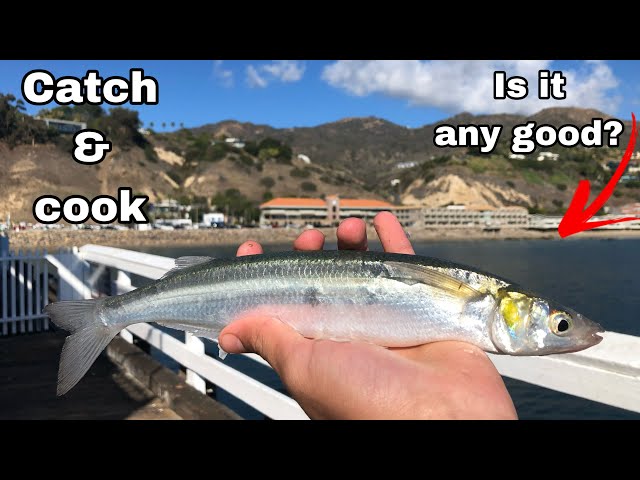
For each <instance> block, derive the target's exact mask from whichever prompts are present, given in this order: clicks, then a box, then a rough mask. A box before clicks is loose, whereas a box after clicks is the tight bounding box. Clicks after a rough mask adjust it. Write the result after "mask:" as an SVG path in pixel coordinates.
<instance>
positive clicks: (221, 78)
mask: <svg viewBox="0 0 640 480" xmlns="http://www.w3.org/2000/svg"><path fill="white" fill-rule="evenodd" d="M213 76H214V77H215V78H216V79H217V80H218V82H219V83H220V85H222V86H223V87H226V88H230V87H233V71H232V70H227V69H225V68H222V60H214V61H213Z"/></svg>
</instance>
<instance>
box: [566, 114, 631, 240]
mask: <svg viewBox="0 0 640 480" xmlns="http://www.w3.org/2000/svg"><path fill="white" fill-rule="evenodd" d="M631 118H632V127H631V138H630V139H629V145H628V146H627V150H626V151H625V152H624V155H623V157H622V161H621V162H620V165H618V168H617V169H616V172H615V173H614V174H613V177H611V180H609V183H607V185H605V187H604V189H603V190H602V193H600V195H598V196H597V197H596V199H595V200H594V201H593V202H592V203H591V205H589V206H588V207H587V208H586V209H585V208H584V207H585V206H586V205H587V201H588V200H589V195H590V193H591V183H589V180H580V182H579V183H578V188H576V192H575V193H574V194H573V198H572V199H571V203H570V204H569V208H567V213H565V214H564V217H562V220H561V221H560V225H558V233H559V234H560V236H561V237H562V238H565V237H568V236H569V235H573V234H574V233H580V232H582V231H583V230H591V229H592V228H596V227H602V226H603V225H611V224H612V223H621V222H630V221H632V220H640V218H636V217H626V218H616V219H615V220H602V221H600V222H589V219H591V217H593V216H594V215H595V214H596V212H597V211H598V210H600V209H601V208H602V206H603V205H604V204H605V203H606V202H607V200H609V197H611V194H612V193H613V190H614V189H615V188H616V185H617V184H618V181H619V180H620V178H621V177H622V175H623V174H624V172H625V170H626V169H627V164H628V163H629V160H631V155H632V154H633V150H634V149H635V146H636V138H637V137H638V130H637V128H636V116H635V115H634V114H633V113H632V114H631Z"/></svg>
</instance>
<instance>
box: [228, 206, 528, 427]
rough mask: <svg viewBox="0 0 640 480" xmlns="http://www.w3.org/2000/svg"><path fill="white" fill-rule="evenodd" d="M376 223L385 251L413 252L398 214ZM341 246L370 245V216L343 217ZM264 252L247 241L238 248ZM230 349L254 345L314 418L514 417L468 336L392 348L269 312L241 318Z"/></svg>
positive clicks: (308, 246)
mask: <svg viewBox="0 0 640 480" xmlns="http://www.w3.org/2000/svg"><path fill="white" fill-rule="evenodd" d="M374 226H375V229H376V232H377V234H378V237H379V238H380V241H381V243H382V246H383V248H384V250H385V251H386V252H393V253H404V254H410V255H413V254H414V251H413V247H412V246H411V243H410V242H409V240H408V238H407V236H406V235H405V233H404V230H403V229H402V226H401V225H400V223H399V222H398V220H397V219H396V217H395V216H394V215H393V214H391V213H389V212H382V213H379V214H378V215H377V216H376V217H375V219H374ZM337 237H338V248H339V249H340V250H367V248H368V247H367V235H366V225H365V223H364V222H363V221H362V220H360V219H357V218H348V219H346V220H344V221H343V222H342V223H341V224H340V226H339V227H338V230H337ZM324 240H325V239H324V235H323V234H322V232H320V231H318V230H308V231H305V232H304V233H302V234H301V235H300V236H299V237H298V238H297V239H296V240H295V241H294V243H293V248H294V250H322V248H323V246H324ZM261 253H263V251H262V247H261V246H260V244H258V243H257V242H253V241H251V242H245V243H243V244H242V245H241V246H240V247H239V248H238V252H237V255H238V256H242V255H255V254H261ZM219 341H220V346H221V347H222V348H223V349H224V350H225V351H226V352H228V353H246V352H255V353H257V354H259V355H260V356H262V357H263V358H264V359H265V360H266V361H267V362H269V364H270V365H271V366H272V367H273V368H274V369H275V370H276V372H277V373H278V374H279V375H280V378H281V379H282V381H283V383H284V384H285V386H286V387H287V390H288V391H289V392H290V393H291V395H292V396H293V397H294V398H295V399H296V400H297V401H298V403H299V404H300V406H301V407H302V408H303V409H304V411H305V412H306V413H307V415H309V417H311V418H314V419H365V418H368V419H462V418H474V419H515V418H517V414H516V411H515V408H514V406H513V402H512V400H511V397H510V396H509V393H508V392H507V389H506V387H505V385H504V382H503V381H502V377H501V376H500V374H499V373H498V371H497V370H496V368H495V367H494V365H493V363H492V362H491V360H489V358H488V357H487V355H486V354H485V353H484V352H483V351H482V350H481V349H479V348H478V347H476V346H474V345H471V344H468V343H464V342H452V341H449V342H434V343H429V344H426V345H420V346H416V347H408V348H392V349H387V348H384V347H380V346H378V345H371V344H367V343H361V342H334V341H331V340H312V339H308V338H304V337H303V336H301V335H300V334H299V333H297V332H296V331H295V330H294V329H292V328H291V327H289V326H288V325H286V324H284V323H282V322H281V321H279V320H277V319H274V318H269V317H257V318H256V317H251V318H248V317H247V318H242V319H239V320H237V321H235V322H233V323H232V324H230V325H229V326H227V327H226V328H225V329H224V330H223V331H222V332H221V333H220V337H219Z"/></svg>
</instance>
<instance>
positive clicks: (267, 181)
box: [260, 177, 276, 189]
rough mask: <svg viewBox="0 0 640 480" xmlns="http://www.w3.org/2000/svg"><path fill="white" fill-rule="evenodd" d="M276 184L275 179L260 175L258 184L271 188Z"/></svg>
mask: <svg viewBox="0 0 640 480" xmlns="http://www.w3.org/2000/svg"><path fill="white" fill-rule="evenodd" d="M275 184H276V181H275V180H274V179H273V178H271V177H262V178H261V179H260V185H263V186H264V187H266V188H269V189H270V188H272V187H273V186H274V185H275Z"/></svg>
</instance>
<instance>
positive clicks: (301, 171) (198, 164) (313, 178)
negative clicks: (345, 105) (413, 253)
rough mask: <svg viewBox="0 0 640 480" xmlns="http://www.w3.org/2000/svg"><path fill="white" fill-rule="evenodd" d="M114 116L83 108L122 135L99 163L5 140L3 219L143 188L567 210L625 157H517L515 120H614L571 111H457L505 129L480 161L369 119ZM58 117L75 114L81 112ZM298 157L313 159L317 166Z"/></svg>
mask: <svg viewBox="0 0 640 480" xmlns="http://www.w3.org/2000/svg"><path fill="white" fill-rule="evenodd" d="M113 110H116V114H109V115H106V114H104V112H100V111H98V110H96V109H95V107H94V110H92V111H90V112H88V113H87V112H86V111H82V112H80V113H82V114H84V115H89V120H90V121H91V119H93V120H94V121H95V122H97V123H99V126H100V127H101V128H106V129H109V130H108V131H109V132H112V133H111V135H113V136H115V138H114V150H113V152H111V153H110V154H109V156H108V158H107V159H105V161H104V162H102V163H101V164H99V165H93V166H89V165H80V164H78V163H76V162H74V161H73V160H72V159H71V155H70V153H69V139H66V140H65V139H64V138H52V139H48V140H47V137H46V135H44V134H42V136H41V137H42V138H41V139H39V140H37V141H34V140H33V139H32V140H31V142H30V143H27V141H26V140H25V138H23V137H16V136H15V135H14V137H12V138H17V140H14V141H13V142H12V143H11V144H9V143H7V141H6V139H2V138H0V169H2V170H1V171H2V172H3V174H2V175H0V218H4V217H5V216H6V214H7V213H9V212H11V214H12V216H13V218H14V219H16V220H27V221H33V219H32V217H31V207H32V204H33V202H34V200H35V199H36V198H37V197H38V196H40V195H44V194H52V195H57V196H58V197H66V196H68V195H71V194H80V195H84V196H86V197H89V198H92V197H94V196H96V195H99V194H111V195H114V194H115V193H116V191H117V187H118V186H131V187H132V188H133V190H134V192H135V193H143V194H146V195H149V197H150V198H151V200H152V202H155V201H158V200H161V199H166V198H179V199H182V200H183V201H185V202H188V201H196V202H199V203H201V204H202V203H203V202H204V204H209V205H210V204H212V203H220V202H227V204H228V203H229V202H231V200H233V202H235V204H236V205H237V206H238V207H237V208H238V209H241V210H242V209H246V208H248V206H249V205H251V206H252V207H251V208H255V206H256V205H257V204H259V203H260V202H262V201H263V200H265V199H268V198H271V197H273V196H308V197H318V196H320V195H325V194H327V195H328V194H339V195H342V196H351V197H361V196H363V197H367V198H376V199H386V200H391V201H396V200H397V201H401V202H402V203H404V204H422V205H428V206H441V205H447V204H451V203H464V204H467V205H473V206H483V205H489V206H494V207H497V206H502V205H522V206H525V207H528V208H529V209H530V210H531V211H542V212H547V213H559V212H562V211H563V210H564V209H566V206H567V204H568V202H569V200H570V198H571V196H572V195H573V190H574V189H575V186H576V185H577V183H578V181H579V180H580V179H584V178H587V179H589V180H590V181H591V182H592V184H593V191H594V192H598V191H600V186H601V185H602V184H603V183H604V182H605V181H607V180H608V177H609V176H610V173H608V172H606V171H604V170H603V169H602V167H601V164H603V163H606V162H607V161H619V159H620V158H621V156H622V150H621V149H620V148H618V149H608V148H601V149H591V150H587V149H583V148H574V149H564V148H561V147H551V148H548V149H545V150H548V151H551V152H555V153H558V154H559V155H560V159H559V160H558V161H557V162H554V161H551V160H545V161H542V162H538V161H537V160H536V156H537V153H534V154H532V155H529V156H527V157H526V158H525V159H511V158H509V153H510V152H509V143H510V132H511V128H512V127H513V126H514V125H516V124H519V123H524V122H526V121H527V120H533V121H536V122H537V123H538V124H542V123H546V124H552V125H556V126H561V125H565V124H567V123H574V124H577V125H583V124H586V123H589V122H590V121H591V118H594V117H600V118H605V119H606V118H609V117H608V116H607V115H605V114H603V113H601V112H597V111H595V110H585V109H575V108H552V109H546V110H542V111H540V112H538V113H536V114H535V115H532V116H531V117H529V118H527V117H523V116H519V115H485V116H474V115H471V114H469V113H461V114H458V115H456V116H454V117H451V118H449V119H446V120H443V121H442V122H438V124H440V123H447V124H452V125H460V124H470V123H473V124H498V123H499V124H502V125H504V126H505V128H504V130H503V134H502V137H501V141H500V143H499V145H498V147H497V148H496V150H495V152H494V153H493V154H491V155H482V154H479V153H478V152H477V149H466V148H457V149H441V148H438V147H436V146H434V144H433V132H434V129H435V127H436V126H437V124H433V125H425V126H423V127H420V128H414V129H411V128H406V127H403V126H400V125H396V124H394V123H391V122H389V121H386V120H383V119H379V118H374V117H366V118H347V119H343V120H340V121H337V122H332V123H328V124H324V125H319V126H316V127H302V128H285V129H276V128H273V127H270V126H267V125H255V124H251V123H241V122H236V121H232V120H227V121H224V122H219V123H215V124H209V125H204V126H202V127H198V128H194V129H180V130H178V131H176V132H172V133H163V134H160V133H153V132H151V133H150V134H149V135H145V136H144V137H142V136H140V135H139V134H138V132H137V130H136V128H137V127H139V126H140V124H139V120H138V119H137V115H133V114H132V113H131V112H130V111H126V109H112V111H113ZM1 113H2V112H0V114H1ZM52 113H54V114H55V113H56V112H55V111H54V112H52ZM57 113H58V114H60V115H67V116H71V117H72V116H73V115H77V114H78V113H79V112H74V111H69V110H68V109H67V110H66V111H65V112H62V113H60V112H57ZM134 117H135V118H134ZM61 118H68V117H61ZM72 118H73V117H72ZM121 124H123V125H125V127H126V128H128V130H127V131H126V132H125V133H126V135H125V134H121V131H122V130H123V129H121V128H119V125H121ZM136 125H137V127H136ZM123 128H124V127H123ZM629 130H630V128H629V125H628V126H627V127H626V128H625V132H624V133H623V135H622V136H621V138H620V144H621V145H626V142H627V141H628V138H629ZM127 132H128V133H127ZM45 133H46V132H45ZM62 137H64V136H62ZM228 137H233V138H238V139H240V140H241V141H242V143H241V144H239V145H238V146H233V145H232V144H231V143H228V142H226V141H225V138H228ZM109 138H110V139H111V138H113V137H111V136H110V137H109ZM38 142H40V143H38ZM298 155H304V156H306V157H308V158H309V159H310V163H308V162H306V161H305V160H304V157H303V158H299V157H298ZM403 162H404V163H405V165H404V167H407V162H415V166H413V167H410V168H399V167H398V164H399V163H403ZM410 165H412V163H409V166H410ZM394 179H399V180H400V182H399V185H397V186H392V183H391V181H392V180H394ZM396 183H397V182H396ZM639 183H640V182H637V181H636V182H628V183H627V184H625V185H620V186H619V187H618V188H617V189H616V193H615V197H614V198H612V199H611V201H610V202H609V205H616V204H622V203H628V202H631V201H639V200H640V189H638V188H637V187H638V186H639V185H638V184H639ZM229 199H231V200H229Z"/></svg>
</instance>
